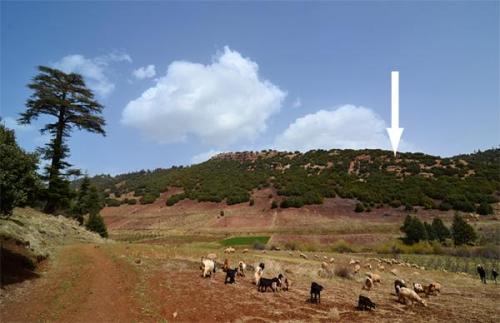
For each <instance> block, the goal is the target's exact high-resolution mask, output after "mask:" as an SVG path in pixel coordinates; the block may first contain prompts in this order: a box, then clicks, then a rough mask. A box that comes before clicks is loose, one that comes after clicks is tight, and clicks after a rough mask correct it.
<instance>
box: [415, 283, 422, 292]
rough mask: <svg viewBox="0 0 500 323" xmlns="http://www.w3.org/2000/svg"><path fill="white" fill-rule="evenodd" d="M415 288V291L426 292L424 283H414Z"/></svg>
mask: <svg viewBox="0 0 500 323" xmlns="http://www.w3.org/2000/svg"><path fill="white" fill-rule="evenodd" d="M413 290H414V291H415V293H425V290H424V288H423V287H422V284H419V283H413Z"/></svg>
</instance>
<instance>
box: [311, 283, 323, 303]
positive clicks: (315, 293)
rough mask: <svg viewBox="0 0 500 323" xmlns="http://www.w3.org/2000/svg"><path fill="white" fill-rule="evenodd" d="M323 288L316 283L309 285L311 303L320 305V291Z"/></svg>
mask: <svg viewBox="0 0 500 323" xmlns="http://www.w3.org/2000/svg"><path fill="white" fill-rule="evenodd" d="M323 289H324V288H323V286H321V285H320V284H318V283H316V282H312V283H311V303H321V291H322V290H323Z"/></svg>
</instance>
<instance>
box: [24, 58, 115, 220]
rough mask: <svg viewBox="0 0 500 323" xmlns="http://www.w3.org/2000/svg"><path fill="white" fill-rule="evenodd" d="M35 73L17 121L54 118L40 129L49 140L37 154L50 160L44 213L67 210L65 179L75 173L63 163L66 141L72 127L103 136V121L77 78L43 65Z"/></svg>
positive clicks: (89, 94)
mask: <svg viewBox="0 0 500 323" xmlns="http://www.w3.org/2000/svg"><path fill="white" fill-rule="evenodd" d="M38 70H39V74H38V75H36V76H35V77H34V78H33V81H32V83H30V84H29V85H28V87H29V88H30V89H31V90H33V91H34V92H33V94H32V95H31V97H30V98H29V99H28V101H27V102H26V107H27V109H26V111H25V112H23V113H21V116H20V118H19V120H18V122H19V123H20V124H30V123H31V122H32V121H33V120H36V119H37V118H38V117H39V116H40V115H47V116H51V117H54V118H55V121H54V122H53V123H48V124H46V125H45V126H44V127H43V128H42V129H41V130H40V131H41V132H42V134H44V133H49V134H50V135H51V137H52V139H51V140H50V142H49V143H47V144H46V145H45V147H44V148H41V149H40V151H41V153H42V157H43V158H44V159H46V160H50V164H49V165H48V166H47V167H46V177H45V179H46V180H47V182H48V187H47V194H46V199H47V202H46V204H45V208H44V211H45V212H46V213H54V212H55V211H56V210H57V209H58V208H61V207H67V205H68V204H69V199H70V198H71V194H70V189H69V183H68V180H67V177H68V176H70V175H72V174H74V173H75V171H74V170H70V169H69V167H70V166H71V165H70V164H69V163H67V162H66V161H65V159H66V158H67V157H68V156H69V147H68V145H67V143H66V139H67V138H68V137H69V136H70V134H71V131H72V130H73V129H74V128H77V129H78V130H86V131H89V132H93V133H97V134H101V135H105V131H104V126H105V121H104V119H103V118H102V117H101V113H102V109H103V106H102V105H101V104H99V103H98V102H97V101H96V100H95V99H94V94H93V93H92V91H91V90H90V89H88V88H87V86H86V85H85V82H84V80H83V77H82V76H81V75H79V74H75V73H69V74H67V73H64V72H62V71H60V70H57V69H53V68H50V67H46V66H39V67H38Z"/></svg>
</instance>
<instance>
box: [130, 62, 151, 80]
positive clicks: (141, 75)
mask: <svg viewBox="0 0 500 323" xmlns="http://www.w3.org/2000/svg"><path fill="white" fill-rule="evenodd" d="M132 74H133V75H134V76H135V78H137V79H139V80H143V79H145V78H151V77H154V76H155V75H156V69H155V66H154V65H148V66H144V67H139V68H138V69H136V70H134V71H133V72H132Z"/></svg>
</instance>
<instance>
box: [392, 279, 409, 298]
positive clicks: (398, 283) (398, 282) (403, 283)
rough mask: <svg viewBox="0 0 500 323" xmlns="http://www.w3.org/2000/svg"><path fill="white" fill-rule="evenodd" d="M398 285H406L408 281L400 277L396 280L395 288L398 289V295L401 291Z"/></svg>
mask: <svg viewBox="0 0 500 323" xmlns="http://www.w3.org/2000/svg"><path fill="white" fill-rule="evenodd" d="M398 287H399V288H401V287H406V282H405V281H404V280H403V279H399V278H398V279H396V280H395V281H394V290H395V291H396V295H397V294H398V293H399V289H398Z"/></svg>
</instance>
